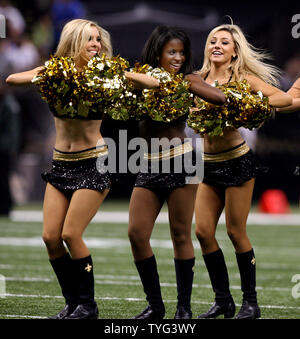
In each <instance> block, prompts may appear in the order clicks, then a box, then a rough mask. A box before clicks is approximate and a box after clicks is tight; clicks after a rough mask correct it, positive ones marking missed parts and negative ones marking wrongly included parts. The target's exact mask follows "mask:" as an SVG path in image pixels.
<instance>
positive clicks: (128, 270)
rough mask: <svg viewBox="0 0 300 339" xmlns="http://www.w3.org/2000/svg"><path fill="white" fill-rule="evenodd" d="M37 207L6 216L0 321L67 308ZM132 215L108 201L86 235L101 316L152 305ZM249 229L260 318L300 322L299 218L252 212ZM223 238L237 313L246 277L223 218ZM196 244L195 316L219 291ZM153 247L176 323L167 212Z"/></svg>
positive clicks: (126, 314) (0, 233)
mask: <svg viewBox="0 0 300 339" xmlns="http://www.w3.org/2000/svg"><path fill="white" fill-rule="evenodd" d="M34 207H35V209H34V210H33V209H32V208H33V207H32V206H29V207H28V208H20V209H17V210H15V211H14V212H13V213H12V215H11V218H10V219H8V218H0V319H40V318H42V319H43V318H47V317H48V316H50V315H52V314H55V313H56V312H57V311H59V310H60V309H61V308H62V307H63V305H64V301H63V298H62V297H61V293H60V288H59V286H58V284H57V281H56V279H55V277H54V274H53V272H52V269H51V267H50V265H49V263H48V258H47V254H46V250H45V247H44V245H43V242H42V240H41V230H42V222H41V206H40V205H37V206H34ZM127 211H128V204H127V203H118V204H115V203H105V204H104V205H103V211H101V210H100V211H99V213H98V214H97V216H96V217H95V218H94V220H93V222H92V223H91V225H90V226H89V227H88V229H87V230H86V233H85V241H86V242H87V244H88V247H89V248H90V250H91V253H92V255H93V260H94V274H95V295H96V300H97V302H98V305H99V309H100V318H102V319H130V318H132V317H133V316H134V315H135V314H137V313H139V312H140V311H141V310H142V309H143V308H144V307H145V306H146V302H145V298H144V293H143V290H142V286H141V283H140V281H139V278H138V276H137V272H136V269H135V266H134V263H133V260H132V255H131V251H130V246H129V242H128V239H127V222H128V221H127V220H128V214H127ZM248 225H249V227H248V234H249V236H250V239H251V242H252V244H253V247H254V249H255V253H256V259H257V292H258V300H259V304H260V307H261V311H262V318H263V319H300V262H299V258H300V246H299V242H300V237H299V231H300V214H299V213H291V214H288V215H285V216H279V215H278V216H270V215H262V214H257V213H251V214H250V216H249V219H248ZM217 239H218V241H219V244H220V246H221V247H222V249H223V251H224V255H225V258H226V261H227V265H228V270H229V275H230V284H231V290H232V295H233V297H234V300H235V302H236V304H237V309H239V307H240V305H241V291H240V277H239V274H238V270H237V264H236V260H235V254H234V250H233V247H232V245H231V242H230V240H229V238H228V236H227V233H226V230H225V227H224V224H223V219H221V222H220V225H219V227H218V231H217ZM193 241H194V245H195V253H196V269H195V278H194V288H193V294H192V308H193V318H196V317H197V315H198V314H200V313H203V312H205V311H207V309H208V308H209V307H210V305H211V303H212V301H213V293H212V290H211V287H210V282H209V277H208V274H207V271H206V268H205V267H204V263H203V260H202V256H201V253H200V249H199V245H198V243H197V240H196V238H195V236H194V235H193ZM151 243H152V246H153V249H154V252H155V255H156V257H157V262H158V269H159V274H160V280H161V285H162V294H163V298H164V300H165V305H166V317H165V318H166V319H172V318H173V317H174V313H175V309H176V295H177V294H176V279H175V271H174V263H173V251H172V244H171V241H170V235H169V228H168V225H167V216H166V209H164V210H163V212H162V214H161V216H160V218H159V219H158V222H157V224H156V227H155V229H154V232H153V236H152V241H151ZM1 278H2V279H1ZM1 291H2V294H1ZM4 292H5V293H4ZM1 296H2V297H1Z"/></svg>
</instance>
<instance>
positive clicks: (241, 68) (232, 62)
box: [195, 25, 291, 319]
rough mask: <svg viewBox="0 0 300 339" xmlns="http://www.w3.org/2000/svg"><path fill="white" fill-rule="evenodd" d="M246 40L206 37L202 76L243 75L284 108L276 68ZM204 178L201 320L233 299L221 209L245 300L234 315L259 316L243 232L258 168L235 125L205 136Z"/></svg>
mask: <svg viewBox="0 0 300 339" xmlns="http://www.w3.org/2000/svg"><path fill="white" fill-rule="evenodd" d="M263 58H264V55H263V54H259V53H257V52H256V51H255V50H254V49H253V48H252V47H251V46H250V45H249V44H248V42H247V41H246V39H245V37H244V34H243V33H242V31H241V29H240V28H239V27H238V26H236V25H222V26H218V27H216V28H214V29H213V30H212V31H211V32H210V34H209V35H208V38H207V41H206V46H205V56H204V64H203V67H202V69H201V70H200V72H199V73H200V75H201V76H202V77H203V78H204V79H205V81H206V82H207V83H208V84H212V83H213V82H214V81H215V80H217V81H218V82H219V84H224V83H227V82H229V81H231V80H233V81H243V80H244V79H246V80H247V81H248V82H249V84H250V86H251V88H252V90H253V92H257V91H261V92H262V93H263V95H264V96H266V97H268V98H269V104H270V105H272V106H275V107H284V106H287V105H289V104H290V103H291V97H290V96H289V95H287V94H286V93H284V92H282V91H280V90H279V89H277V88H276V87H273V86H272V85H270V84H275V83H276V81H275V80H276V79H275V76H276V75H277V71H276V69H275V68H273V67H272V66H270V65H268V64H266V63H264V62H263V61H262V60H263ZM204 151H205V153H204V179H203V182H202V183H201V184H200V185H199V188H198V191H197V197H196V204H195V213H196V235H197V238H198V240H199V242H200V245H201V249H202V254H203V259H204V262H205V265H206V267H207V270H208V273H209V277H210V280H211V284H212V288H213V291H214V292H215V302H214V304H213V305H212V307H211V308H210V309H209V310H208V312H206V313H204V314H201V315H200V316H199V318H216V317H217V316H219V315H224V317H225V318H232V317H233V316H234V314H235V303H234V301H233V298H232V296H231V293H230V288H229V278H228V272H227V267H226V263H225V260H224V255H223V252H222V249H221V248H220V247H219V244H218V242H217V240H216V237H215V234H216V227H217V224H218V221H219V218H220V215H221V213H222V211H223V210H225V215H226V228H227V233H228V236H229V238H230V240H231V241H232V244H233V246H234V249H235V252H236V259H237V263H238V268H239V271H240V277H241V288H242V291H243V303H242V307H241V309H240V310H239V313H238V314H237V316H236V318H238V319H246V318H251V319H255V318H259V317H260V309H259V307H258V304H257V296H256V261H255V255H254V251H253V248H252V245H251V243H250V240H249V238H248V236H247V233H246V222H247V217H248V214H249V210H250V207H251V200H252V192H253V188H254V181H255V177H256V176H257V175H258V174H260V172H261V171H262V168H261V167H260V166H259V165H258V164H257V162H256V160H255V157H254V155H253V154H252V151H251V150H250V149H249V147H248V146H247V144H246V143H245V141H244V140H243V139H242V137H241V135H240V134H239V132H238V130H237V129H234V128H232V127H228V128H225V129H224V130H223V131H222V134H221V135H220V136H207V135H204Z"/></svg>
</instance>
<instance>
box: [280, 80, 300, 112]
mask: <svg viewBox="0 0 300 339" xmlns="http://www.w3.org/2000/svg"><path fill="white" fill-rule="evenodd" d="M287 93H288V94H290V95H291V96H292V98H293V103H292V105H290V106H287V107H284V108H279V109H277V111H278V112H280V113H291V112H296V111H300V78H298V79H297V80H296V81H295V82H294V84H293V85H292V87H291V88H290V89H289V90H288V91H287Z"/></svg>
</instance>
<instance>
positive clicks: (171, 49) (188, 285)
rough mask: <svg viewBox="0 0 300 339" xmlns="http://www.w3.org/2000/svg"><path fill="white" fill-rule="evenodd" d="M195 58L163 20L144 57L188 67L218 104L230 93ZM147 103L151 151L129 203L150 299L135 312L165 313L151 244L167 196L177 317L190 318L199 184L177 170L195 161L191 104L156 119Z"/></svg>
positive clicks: (197, 88) (196, 88)
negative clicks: (195, 69) (207, 77)
mask: <svg viewBox="0 0 300 339" xmlns="http://www.w3.org/2000/svg"><path fill="white" fill-rule="evenodd" d="M191 61H192V58H191V47H190V40H189V38H188V36H187V35H186V33H185V32H184V31H182V30H181V29H179V28H175V27H168V26H158V27H157V28H156V29H155V30H154V31H153V32H152V34H151V36H150V37H149V39H148V41H147V42H146V44H145V47H144V50H143V53H142V59H141V62H142V64H148V65H150V66H152V67H154V68H157V67H158V68H160V70H162V72H164V70H165V71H167V72H170V73H173V74H178V73H183V74H184V75H186V79H188V80H189V81H190V83H191V84H190V91H191V92H193V93H195V94H197V95H198V96H200V97H203V98H205V99H206V100H208V101H211V102H214V103H216V104H218V103H219V104H221V103H224V101H225V96H224V94H223V93H222V92H221V91H219V90H218V89H216V88H213V87H211V86H209V85H207V84H206V83H205V82H204V81H203V80H202V79H201V78H200V77H199V76H198V75H195V74H192V66H191ZM162 86H164V85H163V84H162ZM161 100H162V106H161V109H160V110H159V109H158V113H157V114H158V115H161V116H163V114H164V109H165V108H164V106H163V105H164V103H163V102H164V98H161ZM154 101H155V100H154ZM154 105H155V103H154ZM173 105H174V106H175V105H176V102H175V103H174V102H173ZM148 108H149V111H148V113H147V112H146V113H147V114H149V116H148V118H145V119H144V120H142V121H141V122H140V124H139V130H140V136H141V137H143V138H144V139H145V140H146V141H147V145H148V151H147V152H146V153H145V155H144V159H145V162H146V164H145V168H144V170H143V171H141V172H140V173H138V175H137V179H136V182H135V187H134V189H133V192H132V196H131V200H130V208H129V230H128V234H129V239H130V242H131V249H132V253H133V257H134V260H135V265H136V268H137V270H138V273H139V275H140V278H141V281H142V284H143V288H144V292H145V294H146V299H147V301H148V306H147V307H146V309H145V310H144V311H143V312H142V313H141V314H139V315H137V316H135V319H149V320H150V319H151V320H157V319H162V318H163V317H164V315H165V307H164V303H163V299H162V295H161V289H160V282H159V275H158V270H157V265H156V259H155V256H154V254H153V251H152V248H151V245H150V237H151V233H152V230H153V228H154V224H155V220H156V218H157V216H158V214H159V212H160V210H161V208H162V206H163V204H164V202H165V201H166V202H167V204H168V213H169V223H170V232H171V238H172V242H173V248H174V264H175V271H176V281H177V292H178V303H177V311H176V314H175V318H176V319H189V318H191V317H192V312H191V305H190V301H191V292H192V283H193V275H194V271H193V268H194V265H195V258H194V249H193V244H192V240H191V224H192V217H193V211H194V201H195V194H196V190H197V186H198V185H197V184H187V183H186V180H187V177H188V176H189V175H190V176H191V175H192V174H191V173H188V172H189V170H188V169H187V168H186V167H185V168H184V169H183V170H181V171H179V172H178V173H175V172H176V169H175V167H176V165H175V164H177V165H178V164H183V163H184V159H185V158H187V157H190V160H191V163H193V156H194V153H193V148H192V146H191V144H189V143H184V138H186V135H185V132H184V129H185V120H186V118H187V115H186V113H187V112H188V109H189V107H182V111H178V109H177V111H176V113H175V117H174V119H170V120H171V121H168V122H165V121H155V119H151V118H150V116H151V113H150V110H151V108H152V107H151V105H150V106H149V107H148ZM162 139H165V141H166V143H165V146H164V143H163V142H162V143H161V146H162V147H161V148H160V149H159V148H158V144H159V143H160V142H161V141H162ZM172 141H174V142H173V143H172ZM170 143H172V146H170ZM151 145H152V146H153V148H156V151H154V150H153V148H152V150H151ZM166 163H168V164H169V165H170V169H169V170H167V171H165V172H163V170H162V168H163V167H164V164H166ZM155 167H156V170H157V168H160V170H157V171H156V170H155Z"/></svg>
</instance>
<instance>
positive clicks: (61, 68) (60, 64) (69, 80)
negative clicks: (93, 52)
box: [32, 55, 129, 119]
mask: <svg viewBox="0 0 300 339" xmlns="http://www.w3.org/2000/svg"><path fill="white" fill-rule="evenodd" d="M128 67H129V64H128V62H127V61H126V60H125V59H123V58H121V57H119V56H115V57H112V58H109V59H107V58H106V56H105V55H102V56H101V57H98V56H95V57H93V58H92V59H91V60H90V61H89V62H88V64H87V65H86V66H85V67H83V69H82V71H78V70H77V69H76V66H75V63H74V61H73V59H72V58H69V57H56V56H52V57H50V59H49V60H48V61H47V62H46V63H45V69H44V70H43V71H42V72H41V73H40V74H39V75H37V76H36V77H35V78H34V79H33V81H32V82H33V83H35V84H37V85H38V86H39V90H40V92H41V94H42V98H43V99H44V100H46V101H47V102H48V104H49V106H50V108H51V109H52V110H53V111H54V113H55V115H57V116H59V117H69V118H78V119H85V118H91V117H92V118H94V119H97V118H101V117H102V114H103V113H106V112H107V111H108V110H109V109H111V107H114V106H115V105H117V102H118V101H119V97H120V96H121V94H122V93H123V92H124V91H125V88H126V86H127V85H126V78H125V74H124V72H125V70H126V68H128Z"/></svg>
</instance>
